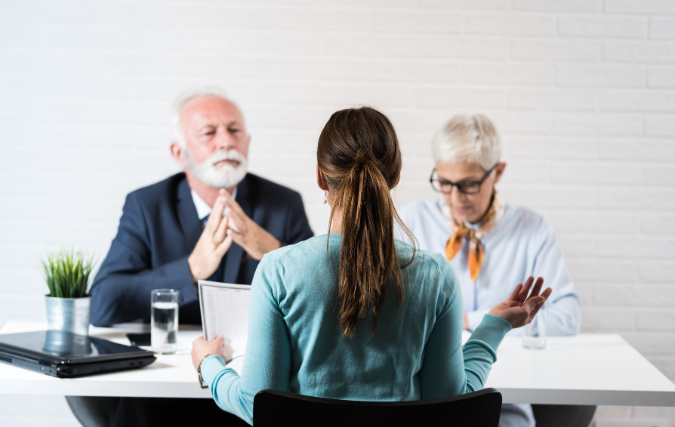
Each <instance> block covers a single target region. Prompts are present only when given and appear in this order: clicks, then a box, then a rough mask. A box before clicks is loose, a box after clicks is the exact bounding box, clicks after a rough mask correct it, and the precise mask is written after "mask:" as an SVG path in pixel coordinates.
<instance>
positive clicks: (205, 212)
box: [190, 188, 237, 221]
mask: <svg viewBox="0 0 675 427" xmlns="http://www.w3.org/2000/svg"><path fill="white" fill-rule="evenodd" d="M190 194H191V195H192V201H193V202H194V204H195V208H197V216H198V217H199V220H200V221H203V220H204V218H206V217H208V216H209V215H211V211H212V210H213V209H211V206H209V205H208V203H206V202H205V201H204V199H202V198H201V197H199V195H198V194H197V192H196V191H195V190H193V189H190ZM232 198H233V199H235V200H236V198H237V189H236V188H235V189H234V192H233V193H232ZM223 216H226V215H225V211H223Z"/></svg>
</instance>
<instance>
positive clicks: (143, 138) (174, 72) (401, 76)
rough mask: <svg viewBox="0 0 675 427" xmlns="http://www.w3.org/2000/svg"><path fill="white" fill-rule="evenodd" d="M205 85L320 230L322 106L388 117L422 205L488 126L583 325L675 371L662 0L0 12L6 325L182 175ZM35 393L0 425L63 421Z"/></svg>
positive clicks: (408, 186)
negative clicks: (435, 178) (60, 259)
mask: <svg viewBox="0 0 675 427" xmlns="http://www.w3.org/2000/svg"><path fill="white" fill-rule="evenodd" d="M198 84H217V85H220V86H222V87H223V88H225V89H226V90H227V91H228V92H229V93H230V94H231V96H232V97H233V98H235V99H236V100H238V101H239V102H240V103H241V105H242V107H243V110H244V112H245V114H246V117H247V119H248V122H249V125H250V128H251V131H252V134H253V145H252V147H251V168H252V171H254V172H257V173H260V174H262V175H264V176H267V177H269V178H271V179H273V180H276V181H278V182H281V183H283V184H286V185H288V186H291V187H293V188H295V189H297V190H299V191H300V192H301V193H302V194H303V197H304V200H305V203H306V207H307V211H308V214H309V216H310V220H311V224H312V227H313V228H314V230H315V232H316V233H323V232H325V229H326V217H327V210H326V208H325V206H324V205H323V204H322V203H321V201H322V197H323V196H322V193H321V191H320V190H318V189H317V188H316V187H315V184H314V162H315V159H314V149H315V146H316V139H317V136H318V134H319V132H320V130H321V127H322V126H323V124H324V123H325V121H326V120H327V118H328V116H329V115H330V113H332V112H333V111H335V110H336V109H338V108H342V107H345V106H350V105H355V104H364V103H368V104H372V105H374V106H376V107H378V108H380V109H382V110H383V111H384V112H386V113H387V114H388V115H389V116H390V117H391V119H392V120H393V122H394V124H395V126H396V127H397V130H398V132H399V136H400V139H401V144H402V147H403V151H404V156H405V157H404V159H405V161H404V171H403V180H402V183H401V185H400V187H399V189H397V190H396V192H395V196H396V200H397V202H398V203H400V204H403V203H406V202H408V201H411V200H414V199H416V198H420V197H433V196H434V194H433V193H432V191H431V190H430V189H429V188H428V183H427V182H426V179H427V177H428V174H429V171H430V168H431V166H432V162H431V159H430V147H429V141H430V138H431V135H432V133H433V131H434V130H435V129H437V128H438V127H439V126H440V125H441V124H442V123H443V122H444V121H445V120H447V119H448V118H449V117H450V116H451V115H453V114H455V113H458V112H461V111H469V112H484V113H486V114H488V115H489V116H490V117H492V118H493V119H494V121H495V123H496V124H497V125H498V127H499V130H500V132H501V134H502V136H503V139H504V143H505V155H504V157H505V160H507V161H508V162H509V167H508V169H507V172H506V176H505V179H504V182H503V184H502V185H501V187H500V191H501V192H502V194H503V195H504V198H505V199H506V200H507V201H509V202H511V203H517V204H524V205H528V206H531V207H533V208H536V209H539V210H540V211H541V212H543V213H544V214H546V215H547V217H548V218H549V219H550V221H551V222H552V223H553V225H554V227H555V229H556V231H557V233H558V236H559V239H560V242H561V244H562V246H563V250H564V251H565V254H566V256H567V259H568V262H569V266H570V268H571V270H572V273H573V275H574V277H575V280H576V282H577V287H578V289H579V293H580V294H581V295H582V298H583V310H584V318H583V329H584V331H599V332H600V331H601V332H617V333H621V334H622V335H623V336H624V337H626V339H628V340H629V341H630V342H631V343H632V344H633V345H634V346H635V347H636V348H637V349H638V350H640V351H641V352H642V353H643V354H644V355H645V356H646V357H647V358H649V359H650V360H651V361H652V362H653V363H654V364H655V365H656V366H657V367H658V368H659V369H661V370H662V371H663V372H664V373H665V374H666V375H668V376H669V377H670V378H672V379H675V346H673V343H674V342H675V314H674V313H675V312H674V311H673V307H674V306H675V257H674V256H673V254H674V253H675V215H674V214H672V213H671V212H672V211H673V209H674V208H675V1H674V0H395V1H392V0H341V1H337V0H323V1H314V2H311V1H301V0H287V1H283V2H280V1H273V0H256V1H229V2H225V1H219V0H208V1H207V0H205V1H202V2H199V3H195V2H189V1H187V0H178V1H174V2H170V3H166V2H159V1H150V0H148V1H139V2H119V1H112V0H101V1H98V2H88V1H85V0H68V1H60V2H53V1H49V0H26V1H11V0H0V148H2V151H3V153H4V158H3V161H2V162H1V163H0V182H2V184H0V276H1V277H2V278H3V279H2V280H1V281H0V325H2V324H4V322H6V321H8V320H10V319H25V320H36V319H38V320H39V319H43V318H44V307H43V303H42V295H43V294H44V293H45V290H46V289H45V286H44V284H43V283H42V281H41V278H40V274H39V272H38V259H39V256H40V255H41V254H44V253H45V251H47V250H50V249H53V248H55V247H57V246H58V245H59V244H62V243H70V244H72V245H76V246H77V247H83V248H84V247H87V248H90V249H91V250H93V251H95V252H96V253H97V254H98V256H99V257H100V258H101V257H103V256H105V254H106V252H107V249H108V246H109V244H110V240H111V239H112V238H113V236H114V234H115V232H116V227H117V221H118V218H119V215H120V212H121V207H122V203H123V201H124V196H125V194H126V193H128V192H129V191H131V190H133V189H135V188H138V187H140V186H144V185H147V184H150V183H153V182H156V181H158V180H160V179H162V178H164V177H166V176H167V175H169V174H171V173H173V172H174V171H176V170H178V167H177V166H176V165H175V164H174V162H173V160H172V159H171V157H170V155H169V151H168V141H169V139H168V138H169V132H168V130H167V127H166V124H167V122H168V114H169V105H170V102H171V100H172V99H173V98H174V97H175V96H176V95H177V94H178V93H179V92H181V91H182V90H184V89H185V88H187V87H189V86H193V85H198ZM40 400H41V402H42V404H41V405H39V408H40V409H39V410H38V411H37V412H36V411H35V409H34V408H35V407H36V405H33V404H32V400H31V399H28V398H25V397H10V396H4V395H0V424H2V425H22V426H23V425H33V426H41V425H48V424H49V425H54V424H53V423H59V425H64V426H65V425H76V422H75V421H74V419H73V418H72V416H71V415H70V413H69V411H68V409H67V407H66V406H65V403H64V402H63V400H62V399H60V398H54V397H43V398H40ZM28 407H30V408H33V409H31V411H30V412H31V413H32V414H34V415H31V416H28V415H26V414H27V413H28V412H29V411H27V410H26V408H28ZM603 414H604V415H605V416H611V417H624V418H630V417H647V418H650V417H651V418H653V417H669V418H670V420H671V422H675V410H673V409H668V408H666V409H654V408H618V407H605V408H602V409H601V411H600V415H603Z"/></svg>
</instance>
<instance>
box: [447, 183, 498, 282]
mask: <svg viewBox="0 0 675 427" xmlns="http://www.w3.org/2000/svg"><path fill="white" fill-rule="evenodd" d="M441 212H442V213H443V216H444V217H445V219H446V220H447V221H448V224H449V225H450V228H451V229H452V236H450V238H449V239H448V242H447V243H446V244H445V258H446V259H447V260H448V261H450V260H451V259H453V258H454V257H455V255H457V252H459V250H460V249H461V248H462V243H463V242H464V239H469V274H470V275H471V281H472V282H475V281H476V278H477V277H478V273H480V268H481V266H482V265H483V252H484V251H483V245H482V244H481V241H480V239H482V238H483V237H485V235H486V234H488V233H489V232H490V231H491V230H492V229H493V228H494V227H495V225H497V223H498V222H499V220H500V219H501V218H502V216H503V215H504V205H502V202H501V200H499V197H497V193H496V192H495V194H494V196H493V198H492V203H491V204H490V207H489V208H488V210H487V212H486V213H485V216H483V218H482V219H481V220H480V221H479V223H478V227H477V228H472V227H469V226H467V225H465V224H458V223H457V221H455V219H454V218H453V216H452V211H451V209H450V207H449V206H448V205H447V204H445V203H444V204H443V206H441Z"/></svg>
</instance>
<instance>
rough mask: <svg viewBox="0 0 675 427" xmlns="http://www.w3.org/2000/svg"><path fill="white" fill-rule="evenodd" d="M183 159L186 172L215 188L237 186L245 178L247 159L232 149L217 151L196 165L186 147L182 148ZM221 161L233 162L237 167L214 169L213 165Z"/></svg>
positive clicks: (228, 166)
mask: <svg viewBox="0 0 675 427" xmlns="http://www.w3.org/2000/svg"><path fill="white" fill-rule="evenodd" d="M183 159H184V160H185V165H186V168H187V170H188V172H190V173H191V174H192V175H193V176H194V177H195V178H197V179H198V180H200V181H201V182H203V183H204V184H206V185H208V186H210V187H215V188H229V187H234V186H235V185H237V184H239V182H241V180H242V179H244V177H245V176H246V171H247V169H248V159H247V158H246V157H244V155H243V154H241V153H240V152H239V151H237V150H235V149H234V148H232V149H230V150H227V151H222V150H221V151H217V152H215V153H214V154H213V155H212V156H211V157H209V158H208V159H206V160H204V161H203V162H201V163H197V162H196V161H195V159H194V157H193V156H192V152H191V151H190V149H189V148H188V147H185V148H183ZM222 160H235V161H238V162H239V166H236V167H235V166H232V165H228V164H226V165H223V166H221V167H220V168H216V167H215V164H216V163H218V162H220V161H222Z"/></svg>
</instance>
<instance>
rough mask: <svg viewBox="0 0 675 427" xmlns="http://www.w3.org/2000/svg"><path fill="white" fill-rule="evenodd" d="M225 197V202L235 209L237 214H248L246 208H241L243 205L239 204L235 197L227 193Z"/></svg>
mask: <svg viewBox="0 0 675 427" xmlns="http://www.w3.org/2000/svg"><path fill="white" fill-rule="evenodd" d="M224 197H225V204H226V205H227V206H229V207H230V209H232V210H234V212H235V214H238V215H243V216H246V214H245V213H244V210H243V209H242V208H241V206H239V203H237V201H236V200H234V197H232V196H230V195H229V194H226V195H225V196H224Z"/></svg>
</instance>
